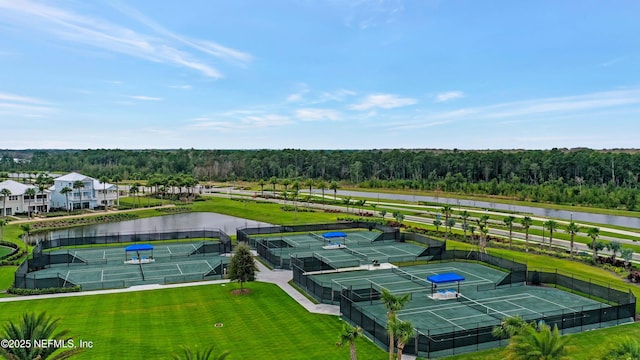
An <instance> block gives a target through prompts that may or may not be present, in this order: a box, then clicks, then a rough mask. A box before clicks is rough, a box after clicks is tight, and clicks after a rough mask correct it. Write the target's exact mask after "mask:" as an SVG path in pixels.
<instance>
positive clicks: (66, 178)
mask: <svg viewBox="0 0 640 360" xmlns="http://www.w3.org/2000/svg"><path fill="white" fill-rule="evenodd" d="M87 179H91V180H93V178H90V177H88V176H86V175H82V174H78V173H77V172H72V173H68V174H66V175H62V176H60V177H57V178H56V179H55V180H56V181H58V180H60V181H71V182H73V181H78V180H80V181H84V180H87Z"/></svg>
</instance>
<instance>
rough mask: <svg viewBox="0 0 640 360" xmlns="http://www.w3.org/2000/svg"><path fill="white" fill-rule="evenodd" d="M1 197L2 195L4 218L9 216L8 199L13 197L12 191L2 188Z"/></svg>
mask: <svg viewBox="0 0 640 360" xmlns="http://www.w3.org/2000/svg"><path fill="white" fill-rule="evenodd" d="M0 195H2V216H7V198H8V197H9V195H11V190H9V189H7V188H2V190H0Z"/></svg>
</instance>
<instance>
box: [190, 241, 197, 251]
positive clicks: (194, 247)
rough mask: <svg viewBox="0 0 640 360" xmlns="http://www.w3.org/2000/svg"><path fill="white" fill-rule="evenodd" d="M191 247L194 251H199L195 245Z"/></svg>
mask: <svg viewBox="0 0 640 360" xmlns="http://www.w3.org/2000/svg"><path fill="white" fill-rule="evenodd" d="M191 246H193V249H194V250H195V251H198V248H197V247H196V245H195V244H193V243H191Z"/></svg>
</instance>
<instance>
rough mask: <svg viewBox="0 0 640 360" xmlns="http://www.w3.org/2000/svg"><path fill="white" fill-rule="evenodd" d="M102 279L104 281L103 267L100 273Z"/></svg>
mask: <svg viewBox="0 0 640 360" xmlns="http://www.w3.org/2000/svg"><path fill="white" fill-rule="evenodd" d="M100 281H101V282H102V281H104V269H102V273H101V274H100Z"/></svg>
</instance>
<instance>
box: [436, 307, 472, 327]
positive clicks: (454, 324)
mask: <svg viewBox="0 0 640 360" xmlns="http://www.w3.org/2000/svg"><path fill="white" fill-rule="evenodd" d="M429 312H430V313H432V314H433V315H435V316H437V317H439V318H440V319H442V320H444V321H446V322H448V323H449V324H451V325H453V326H455V327H459V328H460V329H462V330H467V329H465V328H463V327H462V326H460V325H458V324H456V323H452V322H451V321H449V320H447V319H446V318H443V317H442V316H440V315H438V314H436V313H434V312H433V311H429Z"/></svg>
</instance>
